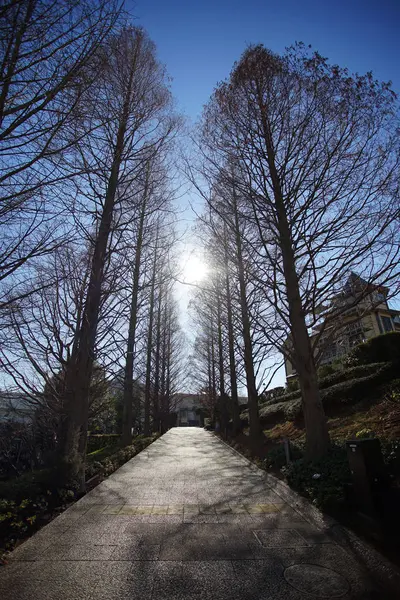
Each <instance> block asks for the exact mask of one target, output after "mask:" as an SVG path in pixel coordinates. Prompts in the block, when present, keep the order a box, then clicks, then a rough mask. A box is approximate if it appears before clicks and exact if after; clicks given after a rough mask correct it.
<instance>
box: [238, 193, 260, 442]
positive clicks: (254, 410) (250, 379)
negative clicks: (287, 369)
mask: <svg viewBox="0 0 400 600" xmlns="http://www.w3.org/2000/svg"><path fill="white" fill-rule="evenodd" d="M233 206H234V219H235V239H236V257H237V267H238V277H239V291H240V310H241V316H242V335H243V344H244V366H245V371H246V383H247V396H248V407H249V430H250V431H249V435H250V437H251V438H252V439H253V440H256V439H257V438H259V437H260V435H261V427H260V415H259V410H258V394H257V386H256V377H255V374H254V362H253V345H252V341H251V330H250V318H249V311H248V306H247V296H246V281H245V276H244V263H243V251H242V240H241V236H240V226H239V215H238V208H237V202H236V192H235V190H233Z"/></svg>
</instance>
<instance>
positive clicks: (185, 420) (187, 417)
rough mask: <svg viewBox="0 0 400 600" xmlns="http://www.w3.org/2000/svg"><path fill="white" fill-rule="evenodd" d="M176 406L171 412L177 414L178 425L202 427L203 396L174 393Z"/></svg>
mask: <svg viewBox="0 0 400 600" xmlns="http://www.w3.org/2000/svg"><path fill="white" fill-rule="evenodd" d="M173 405H174V408H173V409H171V413H175V414H176V425H177V426H178V427H200V426H201V425H202V424H203V423H202V418H201V414H200V412H201V411H200V409H201V407H202V405H201V397H200V395H199V394H182V393H180V394H174V396H173Z"/></svg>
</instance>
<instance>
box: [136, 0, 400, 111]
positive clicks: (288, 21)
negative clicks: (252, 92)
mask: <svg viewBox="0 0 400 600" xmlns="http://www.w3.org/2000/svg"><path fill="white" fill-rule="evenodd" d="M128 6H130V7H131V10H132V12H133V14H134V16H135V17H136V18H137V20H138V23H139V24H141V25H143V26H144V27H145V28H146V29H147V30H148V32H149V34H150V36H151V37H152V39H153V40H154V41H155V43H156V45H157V48H158V53H159V57H160V59H161V61H162V62H164V63H165V64H166V66H167V68H168V71H169V73H170V75H171V76H172V77H173V84H172V89H173V92H174V94H175V96H176V98H177V101H178V104H179V106H180V108H181V109H183V110H184V112H185V113H186V114H187V115H188V116H189V117H191V118H193V119H196V118H197V117H198V116H199V114H200V112H201V108H202V106H203V104H204V103H205V102H206V101H207V99H208V97H209V96H210V94H211V92H212V90H213V88H214V86H215V84H216V83H217V82H218V81H220V80H221V79H224V78H225V77H226V76H227V75H228V74H229V72H230V70H231V67H232V65H233V62H234V61H235V60H237V59H238V58H239V57H240V55H241V53H242V51H243V50H244V48H245V46H246V44H248V43H259V42H261V43H263V44H264V45H266V46H267V47H269V48H270V49H272V50H274V51H276V52H281V51H283V50H284V48H285V47H286V46H289V45H291V44H292V43H293V42H295V41H303V42H305V43H307V44H311V45H312V46H313V47H314V48H315V49H317V50H318V51H319V52H320V53H321V54H322V55H323V56H326V57H328V58H329V59H330V60H331V61H332V62H334V63H337V64H339V65H341V66H347V67H348V68H349V69H350V70H351V71H358V72H365V71H369V70H372V71H374V73H375V75H376V77H377V78H379V79H383V80H385V81H386V80H389V79H390V80H392V81H393V86H394V89H395V91H397V92H399V93H400V67H399V57H400V35H399V31H400V0H379V1H377V0H347V1H345V0H336V1H331V2H323V1H322V0H280V2H279V1H278V2H277V1H275V2H272V1H271V0H231V1H228V0H214V1H212V0H204V1H203V2H201V1H198V2H195V1H193V0H186V1H184V0H181V1H179V0H137V1H136V2H131V3H130V4H128Z"/></svg>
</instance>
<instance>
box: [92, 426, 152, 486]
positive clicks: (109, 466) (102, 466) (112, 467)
mask: <svg viewBox="0 0 400 600" xmlns="http://www.w3.org/2000/svg"><path fill="white" fill-rule="evenodd" d="M158 437H160V434H159V433H154V434H153V435H151V436H149V437H143V436H141V435H140V436H138V437H136V438H135V440H134V441H135V443H134V444H132V445H131V446H126V447H125V448H121V449H119V450H116V451H115V452H114V453H113V454H110V455H109V456H106V457H104V458H103V459H101V460H94V461H92V462H90V461H89V462H87V464H86V480H89V479H91V478H92V477H94V476H95V475H100V477H108V475H111V473H114V471H116V470H117V469H119V467H121V466H122V465H123V464H125V463H126V462H128V460H130V459H131V458H133V457H134V456H136V454H138V453H139V452H141V451H142V450H143V449H144V448H146V447H147V446H149V445H150V444H151V443H152V442H154V440H156V439H157V438H158Z"/></svg>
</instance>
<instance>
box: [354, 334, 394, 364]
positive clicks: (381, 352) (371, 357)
mask: <svg viewBox="0 0 400 600" xmlns="http://www.w3.org/2000/svg"><path fill="white" fill-rule="evenodd" d="M345 361H346V363H347V364H349V365H367V364H371V363H376V362H379V361H387V362H392V363H395V364H397V365H398V364H399V363H400V332H399V331H391V332H390V333H385V334H383V335H378V336H376V337H373V338H371V339H370V340H368V341H367V342H364V343H363V344H359V345H358V346H356V347H355V348H353V350H352V351H351V352H350V353H349V354H348V355H347V356H346V358H345Z"/></svg>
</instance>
